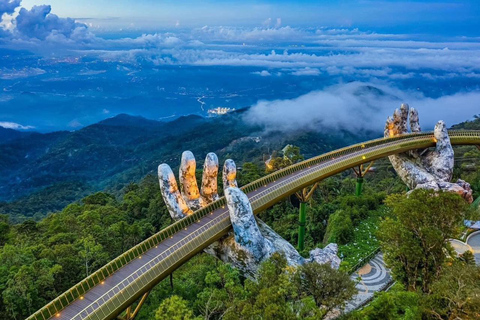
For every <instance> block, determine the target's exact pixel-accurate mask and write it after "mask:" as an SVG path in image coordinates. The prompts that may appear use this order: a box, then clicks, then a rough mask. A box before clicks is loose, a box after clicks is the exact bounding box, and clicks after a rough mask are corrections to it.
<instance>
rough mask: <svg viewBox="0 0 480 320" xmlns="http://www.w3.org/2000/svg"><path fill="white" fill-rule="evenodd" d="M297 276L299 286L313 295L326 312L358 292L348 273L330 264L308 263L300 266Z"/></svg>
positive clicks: (305, 292)
mask: <svg viewBox="0 0 480 320" xmlns="http://www.w3.org/2000/svg"><path fill="white" fill-rule="evenodd" d="M295 278H296V283H297V285H298V288H299V289H300V290H301V291H302V292H304V294H307V295H311V296H312V297H313V299H314V300H315V303H316V305H317V307H321V308H322V309H323V310H324V311H325V313H328V312H329V311H330V310H332V309H333V308H335V307H343V306H344V305H345V303H346V302H347V300H349V299H351V298H352V297H353V296H354V295H355V294H356V293H357V288H356V287H355V282H353V281H352V280H351V279H350V277H349V276H348V274H346V273H344V272H342V271H339V270H335V269H333V268H332V267H331V266H330V264H318V263H307V264H305V265H303V266H301V267H300V268H299V270H298V271H297V274H296V277H295Z"/></svg>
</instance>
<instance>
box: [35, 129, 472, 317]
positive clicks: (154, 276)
mask: <svg viewBox="0 0 480 320" xmlns="http://www.w3.org/2000/svg"><path fill="white" fill-rule="evenodd" d="M449 135H450V139H451V142H452V144H453V145H480V131H449ZM434 145H435V141H434V137H433V134H432V133H431V132H427V133H416V134H407V135H401V136H396V137H391V138H381V139H376V140H371V141H368V142H364V143H359V144H356V145H353V146H349V147H345V148H342V149H339V150H336V151H332V152H329V153H326V154H324V155H321V156H318V157H314V158H311V159H308V160H305V161H303V162H300V163H297V164H294V165H292V166H290V167H287V168H285V169H282V170H279V171H276V172H274V173H272V174H270V175H268V176H265V177H263V178H261V179H258V180H256V181H254V182H252V183H250V184H248V185H246V186H244V187H242V188H241V189H242V190H243V191H244V192H245V193H247V194H249V193H252V192H255V191H256V192H255V194H254V195H253V196H251V197H250V201H251V204H252V208H253V210H254V213H255V214H257V213H258V212H261V211H262V210H264V209H266V208H268V207H269V206H271V205H272V204H274V203H276V202H278V201H279V200H280V199H282V198H284V197H286V196H288V195H290V194H293V193H295V192H296V191H298V190H300V189H302V188H304V187H306V186H308V185H311V184H312V183H314V182H316V181H319V180H322V179H325V178H327V177H329V176H332V175H334V174H336V173H339V172H342V171H344V170H346V169H348V168H351V167H354V166H357V165H359V164H362V163H365V162H370V161H372V160H376V159H379V158H383V157H385V156H388V155H392V154H396V153H400V152H405V151H408V150H412V149H418V148H428V147H432V146H434ZM272 183H273V185H271V186H269V184H272ZM225 205H226V201H225V198H224V197H222V198H220V199H219V200H217V201H215V202H214V203H211V204H210V205H208V206H207V207H205V208H202V209H200V210H198V211H196V212H195V213H194V214H192V215H190V216H187V217H185V218H184V219H182V220H180V221H177V222H175V223H173V224H172V225H171V226H169V227H167V228H165V229H163V230H161V231H160V232H158V233H157V234H155V235H153V236H152V237H150V238H148V239H146V240H145V241H143V242H141V243H140V244H138V245H136V246H134V247H133V248H131V249H130V250H128V251H126V252H125V253H123V254H122V255H120V256H118V257H117V258H115V259H114V260H112V261H111V262H109V263H108V264H106V265H105V266H103V267H102V268H100V269H99V270H97V271H96V272H95V273H93V274H91V275H90V276H89V277H87V278H85V279H84V280H82V281H81V282H80V283H78V284H77V285H75V286H74V287H72V288H70V289H69V290H68V291H66V292H64V293H63V294H61V295H60V296H59V297H57V298H56V299H55V300H53V301H52V302H50V303H49V304H47V305H46V306H44V307H43V308H41V309H40V310H38V311H37V312H35V313H34V314H33V315H31V316H30V317H29V318H28V319H29V320H47V319H50V318H53V317H55V316H56V315H60V313H61V311H62V310H63V309H65V308H66V307H67V306H68V305H70V304H71V303H72V302H73V301H75V300H77V299H80V298H82V297H83V296H84V295H85V293H87V292H88V291H89V290H90V289H91V288H93V287H95V286H97V285H99V284H100V283H102V282H103V281H104V280H105V279H106V278H108V277H109V276H110V275H112V274H113V273H115V272H116V271H117V270H119V269H120V268H122V267H123V266H125V265H126V264H128V263H129V262H131V261H132V260H134V259H137V258H138V257H140V256H141V255H143V254H144V253H145V252H146V251H148V250H150V249H152V248H153V247H156V246H158V245H159V244H160V243H161V242H162V241H164V240H165V239H168V238H169V237H172V236H173V235H175V234H176V233H177V232H178V231H180V230H183V229H185V228H188V227H189V226H191V225H192V224H194V223H197V222H199V221H200V220H201V219H202V218H203V217H204V216H206V215H208V214H209V213H211V212H213V211H215V210H217V209H219V208H223V207H225ZM230 228H231V224H230V217H229V214H228V211H227V210H226V209H225V212H222V213H221V214H220V215H219V216H218V217H217V218H215V219H214V220H212V221H210V222H208V223H206V224H205V225H203V226H201V227H200V228H199V229H197V230H195V231H194V232H192V233H190V234H189V235H188V236H186V237H185V238H183V239H182V240H181V241H179V242H178V243H176V244H174V245H173V246H171V247H170V248H169V249H167V251H164V252H163V253H162V254H160V255H159V256H157V257H155V258H154V259H153V260H151V261H149V262H148V263H147V264H146V265H144V266H142V268H140V269H139V270H136V271H135V272H134V273H132V274H131V276H129V277H127V278H126V279H124V280H123V281H122V282H120V283H119V284H117V285H116V286H115V287H113V288H112V289H111V290H109V291H108V292H107V293H105V294H104V295H102V296H101V297H100V298H99V299H97V300H96V301H95V302H93V303H92V304H90V305H89V307H87V308H86V309H84V310H83V313H82V312H80V313H79V314H78V315H77V316H76V317H75V318H73V319H112V318H114V317H115V316H116V315H117V314H118V313H119V312H121V311H122V310H123V309H125V308H127V307H128V306H129V305H131V304H132V303H133V302H134V301H135V300H136V299H138V298H139V297H140V296H141V295H142V294H143V293H145V292H146V291H149V290H150V289H151V288H152V287H154V286H155V285H156V284H157V283H158V282H159V281H161V280H162V279H164V278H165V277H166V276H168V274H170V273H171V272H172V271H173V270H175V269H176V268H178V267H179V266H180V265H181V264H183V263H184V262H185V261H187V260H188V259H190V258H191V257H192V256H193V255H195V254H196V253H198V252H199V251H201V250H203V249H204V248H206V247H207V246H208V245H210V244H211V243H212V242H214V241H216V240H217V239H218V238H220V237H221V236H223V235H225V234H226V233H227V232H228V230H229V229H230ZM167 252H168V254H167ZM147 265H148V266H147ZM134 276H135V277H134ZM130 278H131V279H130ZM130 280H131V281H130Z"/></svg>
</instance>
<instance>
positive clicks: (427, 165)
mask: <svg viewBox="0 0 480 320" xmlns="http://www.w3.org/2000/svg"><path fill="white" fill-rule="evenodd" d="M408 120H410V121H408ZM408 122H410V130H411V132H413V133H415V132H420V131H421V129H420V123H419V116H418V112H417V110H415V109H414V108H409V106H408V104H402V106H401V107H400V109H397V110H395V112H394V114H393V117H389V118H388V119H387V123H386V125H385V133H384V135H385V137H393V136H396V135H401V134H406V133H408V128H407V123H408ZM434 138H435V142H436V146H435V149H432V150H430V149H426V150H414V151H410V152H405V153H401V154H398V155H392V156H389V159H390V162H391V163H392V165H393V167H394V169H395V171H397V173H398V175H399V176H400V178H402V180H403V181H404V182H405V184H407V186H408V187H409V188H410V189H412V190H413V189H432V190H444V191H448V192H455V193H458V194H459V195H460V196H462V197H463V198H464V199H465V200H466V201H468V202H469V203H471V202H472V201H473V197H472V189H471V187H470V184H468V183H467V182H465V181H463V180H458V181H457V182H456V183H451V182H450V180H451V179H452V175H453V165H454V152H453V148H452V144H451V143H450V137H449V136H448V131H447V127H446V125H445V123H444V122H443V121H439V122H438V123H437V124H436V126H435V129H434Z"/></svg>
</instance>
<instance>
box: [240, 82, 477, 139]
mask: <svg viewBox="0 0 480 320" xmlns="http://www.w3.org/2000/svg"><path fill="white" fill-rule="evenodd" d="M401 103H409V104H410V106H411V107H415V108H417V109H418V110H419V113H420V120H421V125H422V126H423V127H424V128H425V129H431V128H432V127H433V126H434V125H435V123H436V122H437V121H438V120H445V121H446V123H447V125H453V124H456V123H459V122H462V121H464V120H465V119H469V118H471V117H472V116H473V115H475V114H478V113H479V110H480V92H469V93H457V94H453V95H447V96H442V97H439V98H426V97H424V96H422V95H421V94H419V93H418V92H408V91H401V90H399V89H396V88H394V87H392V86H388V85H379V84H372V83H362V82H352V83H349V84H341V85H336V86H332V87H329V88H326V89H325V90H321V91H312V92H310V93H308V94H305V95H302V96H299V97H297V98H295V99H287V100H274V101H259V102H257V104H255V105H254V106H253V107H252V108H251V109H249V111H248V112H247V113H246V115H245V120H246V121H248V122H250V123H253V124H256V125H262V126H264V127H265V130H267V131H275V130H280V131H296V130H302V129H307V130H317V131H322V130H338V129H345V130H349V131H353V132H355V131H359V130H364V129H369V130H374V131H378V132H382V131H383V125H384V123H385V120H386V118H387V117H388V116H389V115H391V114H392V113H393V111H394V109H395V108H398V107H399V106H400V104H401Z"/></svg>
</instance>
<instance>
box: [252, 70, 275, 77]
mask: <svg viewBox="0 0 480 320" xmlns="http://www.w3.org/2000/svg"><path fill="white" fill-rule="evenodd" d="M252 74H257V75H259V76H262V77H269V76H271V75H272V74H271V73H270V72H268V71H267V70H262V71H255V72H252Z"/></svg>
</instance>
